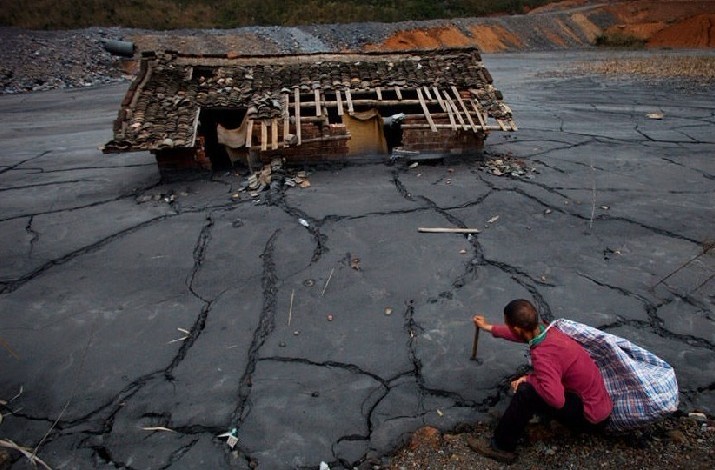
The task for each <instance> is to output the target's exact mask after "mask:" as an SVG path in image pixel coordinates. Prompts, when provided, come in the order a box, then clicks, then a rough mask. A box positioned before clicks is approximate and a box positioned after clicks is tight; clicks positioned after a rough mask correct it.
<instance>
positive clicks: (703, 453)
mask: <svg viewBox="0 0 715 470" xmlns="http://www.w3.org/2000/svg"><path fill="white" fill-rule="evenodd" d="M470 435H472V436H478V437H485V438H486V437H489V436H490V435H491V430H490V427H489V426H488V425H486V424H483V423H480V424H477V425H476V426H474V427H471V428H469V429H464V428H463V429H458V430H457V431H455V432H454V433H445V434H442V435H441V437H440V438H439V439H437V440H436V442H420V441H417V442H412V443H411V445H408V446H406V447H405V448H403V449H401V450H399V451H398V452H397V453H396V454H395V455H394V456H392V458H391V459H390V461H389V463H388V464H387V465H386V468H389V469H391V470H403V469H426V468H429V469H433V470H436V469H455V470H456V469H464V468H483V469H498V468H505V465H504V464H500V463H498V462H495V461H493V460H490V459H487V458H485V457H482V456H481V455H479V454H477V453H475V452H473V451H472V450H471V449H470V448H469V447H467V442H466V438H467V437H468V436H470ZM525 441H526V442H525V443H524V444H523V445H522V446H521V447H520V448H519V459H518V460H517V461H516V463H514V464H513V467H514V468H549V469H580V468H602V469H623V468H639V469H662V468H682V469H703V470H705V469H712V468H715V421H711V420H698V419H693V418H690V417H687V416H681V417H674V418H670V419H667V420H665V421H662V422H660V423H657V424H655V425H652V426H650V427H648V428H645V429H643V430H640V431H636V432H631V433H628V434H623V435H593V434H580V435H574V434H571V432H570V431H568V430H567V429H565V428H562V427H560V426H553V425H544V424H537V425H530V427H529V429H528V430H527V438H526V439H525ZM383 468H384V467H383Z"/></svg>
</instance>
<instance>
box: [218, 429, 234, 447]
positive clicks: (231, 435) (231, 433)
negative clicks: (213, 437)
mask: <svg viewBox="0 0 715 470" xmlns="http://www.w3.org/2000/svg"><path fill="white" fill-rule="evenodd" d="M237 433H238V430H237V429H236V428H233V429H231V430H230V431H229V432H225V433H223V434H219V435H218V436H217V437H225V438H226V444H227V445H228V446H229V447H230V448H231V449H233V448H234V447H236V444H238V436H237V435H236V434H237Z"/></svg>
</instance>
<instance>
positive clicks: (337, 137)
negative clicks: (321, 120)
mask: <svg viewBox="0 0 715 470" xmlns="http://www.w3.org/2000/svg"><path fill="white" fill-rule="evenodd" d="M350 137H351V136H350V135H328V136H325V137H316V138H315V139H305V140H304V141H303V143H304V144H310V143H313V142H328V141H333V140H350ZM283 147H287V145H285V143H280V145H279V146H278V148H279V149H280V148H283ZM251 148H252V149H256V150H258V149H259V148H261V146H260V145H257V146H255V147H251Z"/></svg>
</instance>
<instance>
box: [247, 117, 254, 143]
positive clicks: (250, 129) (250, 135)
mask: <svg viewBox="0 0 715 470" xmlns="http://www.w3.org/2000/svg"><path fill="white" fill-rule="evenodd" d="M252 140H253V119H249V120H248V125H247V126H246V147H248V148H251V141H252Z"/></svg>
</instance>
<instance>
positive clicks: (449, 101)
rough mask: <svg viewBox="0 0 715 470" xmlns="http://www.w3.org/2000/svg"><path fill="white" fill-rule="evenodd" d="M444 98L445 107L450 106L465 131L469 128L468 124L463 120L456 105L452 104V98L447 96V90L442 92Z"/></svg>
mask: <svg viewBox="0 0 715 470" xmlns="http://www.w3.org/2000/svg"><path fill="white" fill-rule="evenodd" d="M444 99H445V103H447V107H448V108H452V111H453V112H454V115H455V116H457V120H458V121H459V124H460V125H461V126H462V128H464V130H465V131H466V130H469V126H467V124H466V123H465V122H464V118H463V117H462V113H461V112H460V111H459V108H457V105H456V104H454V100H453V99H452V97H451V96H449V93H447V91H445V92H444Z"/></svg>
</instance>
